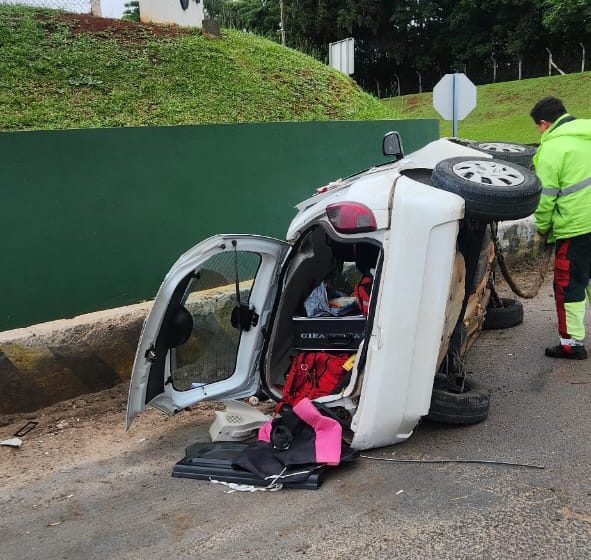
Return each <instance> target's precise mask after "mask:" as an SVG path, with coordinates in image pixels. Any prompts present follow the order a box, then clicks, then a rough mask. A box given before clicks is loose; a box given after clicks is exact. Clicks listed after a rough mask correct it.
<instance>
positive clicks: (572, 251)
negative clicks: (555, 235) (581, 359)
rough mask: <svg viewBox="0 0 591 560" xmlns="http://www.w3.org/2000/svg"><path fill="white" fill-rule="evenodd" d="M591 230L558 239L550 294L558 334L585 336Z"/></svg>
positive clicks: (580, 337)
mask: <svg viewBox="0 0 591 560" xmlns="http://www.w3.org/2000/svg"><path fill="white" fill-rule="evenodd" d="M590 279H591V233H587V234H585V235H580V236H578V237H571V238H570V239H559V240H558V241H557V242H556V258H555V260H554V297H555V299H556V311H557V313H558V331H559V333H560V338H562V339H571V340H574V341H578V342H582V341H583V340H584V338H585V325H584V319H585V294H586V293H587V295H588V296H589V298H590V300H591V289H590V285H589V283H590Z"/></svg>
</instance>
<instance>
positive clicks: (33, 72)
mask: <svg viewBox="0 0 591 560" xmlns="http://www.w3.org/2000/svg"><path fill="white" fill-rule="evenodd" d="M101 21H102V22H103V23H102V24H101V25H99V26H98V27H100V29H97V28H96V26H94V24H95V23H97V22H96V20H92V21H90V20H89V18H88V16H83V17H82V18H78V17H77V16H72V15H70V16H67V15H64V14H60V13H58V12H53V11H47V10H34V9H29V8H22V7H8V6H0V130H30V129H56V128H57V129H63V128H87V127H113V126H145V125H176V124H202V123H203V124H205V123H221V122H253V121H256V122H264V121H306V120H328V119H331V120H332V119H334V120H349V119H350V120H357V119H359V120H364V119H388V118H396V116H397V115H396V111H394V110H393V109H392V108H390V107H387V106H386V105H383V104H382V103H380V102H379V101H378V100H377V99H375V98H374V97H372V96H370V95H368V94H367V93H364V92H363V91H362V90H361V89H360V88H359V87H358V86H357V85H356V84H355V82H353V81H352V80H351V79H349V78H348V77H346V76H344V75H343V74H341V73H339V72H336V71H334V70H332V69H330V68H328V67H327V66H325V65H323V64H320V63H319V62H317V61H315V60H314V59H312V58H310V57H308V56H306V55H304V54H302V53H299V52H297V51H294V50H292V49H287V48H285V47H281V46H280V45H277V44H275V43H273V42H270V41H267V40H264V39H261V38H259V37H255V36H253V35H249V34H245V33H240V32H237V31H230V30H223V35H222V38H221V39H215V38H209V37H205V36H203V35H202V34H201V33H200V32H199V31H198V30H184V29H181V28H175V27H171V26H156V25H142V24H136V23H131V22H112V21H109V20H101ZM99 23H100V22H99ZM89 25H90V26H93V27H92V29H90V28H89Z"/></svg>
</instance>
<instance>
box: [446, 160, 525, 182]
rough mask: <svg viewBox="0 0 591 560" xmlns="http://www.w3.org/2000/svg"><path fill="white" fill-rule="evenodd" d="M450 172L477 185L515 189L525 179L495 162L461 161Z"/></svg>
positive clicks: (511, 168) (511, 169)
mask: <svg viewBox="0 0 591 560" xmlns="http://www.w3.org/2000/svg"><path fill="white" fill-rule="evenodd" d="M452 170H453V173H454V174H455V175H457V176H458V177H461V178H462V179H465V180H466V181H470V182H472V183H478V184H479V185H492V186H495V187H516V186H517V185H521V184H522V183H524V182H525V177H524V176H523V174H522V173H520V172H519V171H517V169H514V168H513V167H510V166H508V165H503V164H501V163H497V162H495V161H462V162H461V163H456V164H455V165H454V166H453V168H452Z"/></svg>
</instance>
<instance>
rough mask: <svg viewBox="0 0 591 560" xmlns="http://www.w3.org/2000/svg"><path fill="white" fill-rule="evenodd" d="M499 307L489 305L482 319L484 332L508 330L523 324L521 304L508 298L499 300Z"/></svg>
mask: <svg viewBox="0 0 591 560" xmlns="http://www.w3.org/2000/svg"><path fill="white" fill-rule="evenodd" d="M500 299H501V306H500V307H496V306H494V305H493V304H492V301H491V303H489V305H488V307H487V308H486V315H485V317H484V324H483V325H482V328H483V329H484V330H488V331H492V330H496V329H509V328H511V327H515V326H517V325H520V324H521V323H523V304H522V303H521V302H520V301H517V300H515V299H509V298H500Z"/></svg>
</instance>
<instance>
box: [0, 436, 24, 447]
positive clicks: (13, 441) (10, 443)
mask: <svg viewBox="0 0 591 560" xmlns="http://www.w3.org/2000/svg"><path fill="white" fill-rule="evenodd" d="M22 444H23V440H22V439H21V438H17V437H14V438H10V439H5V440H3V441H0V445H4V446H5V447H20V446H21V445H22Z"/></svg>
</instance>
